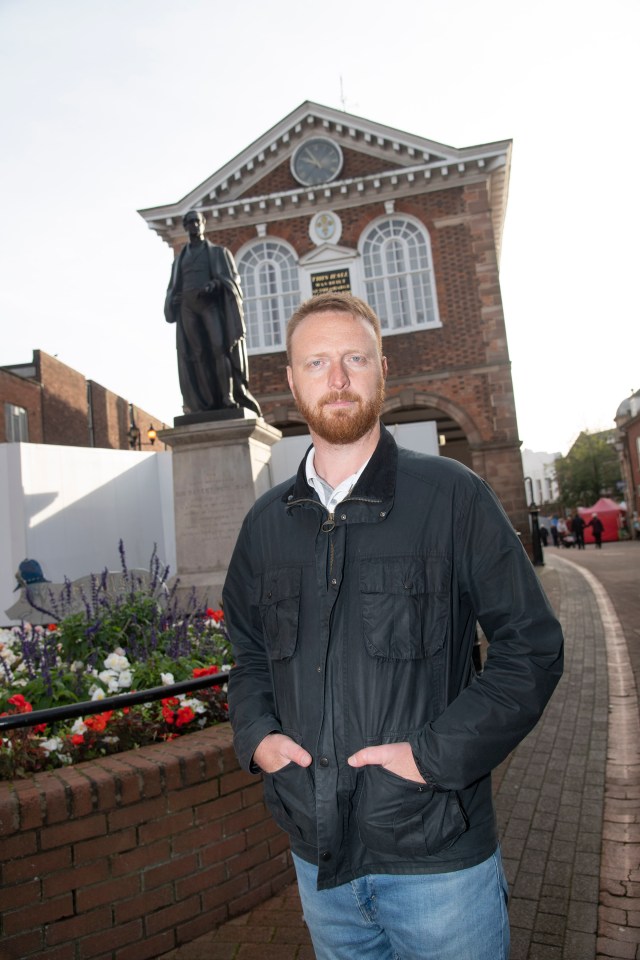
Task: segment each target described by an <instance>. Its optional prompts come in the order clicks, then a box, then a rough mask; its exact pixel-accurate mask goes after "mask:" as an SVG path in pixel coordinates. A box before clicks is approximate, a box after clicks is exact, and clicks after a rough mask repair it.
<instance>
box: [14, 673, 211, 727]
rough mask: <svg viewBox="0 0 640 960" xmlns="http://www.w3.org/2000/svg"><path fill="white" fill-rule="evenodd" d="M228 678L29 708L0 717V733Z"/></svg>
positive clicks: (118, 707) (117, 707)
mask: <svg viewBox="0 0 640 960" xmlns="http://www.w3.org/2000/svg"><path fill="white" fill-rule="evenodd" d="M228 679H229V671H227V672H226V673H208V674H206V676H204V677H194V678H193V679H192V680H181V681H180V682H179V683H172V684H168V685H167V686H165V687H149V689H148V690H136V691H135V692H134V693H120V694H118V695H117V696H115V697H105V698H104V699H103V700H85V701H83V702H82V703H69V704H66V705H65V706H63V707H49V709H47V710H32V711H30V712H29V713H12V714H7V716H4V717H0V733H2V731H3V730H16V729H18V728H21V727H33V726H35V725H36V724H39V723H46V724H49V723H55V722H56V721H58V720H73V719H74V718H75V717H85V716H90V715H91V714H93V713H104V712H105V711H106V710H121V709H122V708H123V707H135V706H136V705H137V704H139V703H150V702H152V701H154V700H164V699H165V698H166V697H176V696H178V695H179V694H182V693H192V692H193V691H194V690H203V689H204V688H205V687H219V686H221V685H222V684H223V683H226V682H227V680H228Z"/></svg>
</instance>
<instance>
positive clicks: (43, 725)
mask: <svg viewBox="0 0 640 960" xmlns="http://www.w3.org/2000/svg"><path fill="white" fill-rule="evenodd" d="M31 729H32V730H33V732H34V733H44V732H45V730H46V729H47V725H46V723H36V725H35V726H34V727H32V728H31Z"/></svg>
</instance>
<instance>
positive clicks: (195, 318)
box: [164, 210, 261, 416]
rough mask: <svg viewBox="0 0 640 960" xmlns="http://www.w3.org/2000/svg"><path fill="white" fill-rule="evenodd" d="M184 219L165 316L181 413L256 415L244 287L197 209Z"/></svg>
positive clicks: (225, 251)
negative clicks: (184, 239)
mask: <svg viewBox="0 0 640 960" xmlns="http://www.w3.org/2000/svg"><path fill="white" fill-rule="evenodd" d="M182 223H183V226H184V228H185V230H186V231H187V233H188V235H189V242H188V243H187V244H186V245H185V246H184V247H183V248H182V250H181V251H180V253H179V254H178V256H177V257H176V259H175V260H174V262H173V268H172V270H171V280H170V281H169V287H168V289H167V297H166V300H165V305H164V315H165V318H166V320H167V323H175V324H176V325H177V326H176V349H177V352H178V375H179V378H180V389H181V391H182V400H183V403H184V412H185V413H198V412H200V411H204V410H226V409H233V408H239V407H246V408H247V409H248V410H252V411H253V412H254V413H256V414H258V416H260V415H261V413H260V407H259V405H258V402H257V401H256V399H255V398H254V397H252V395H251V393H250V392H249V386H248V362H247V349H246V342H245V333H246V330H245V324H244V313H243V309H242V290H241V288H240V277H239V275H238V271H237V270H236V265H235V261H234V259H233V255H232V254H231V251H230V250H227V248H226V247H221V246H218V245H217V244H214V243H211V242H210V241H209V240H206V239H205V236H204V226H205V220H204V217H203V215H202V213H201V212H200V211H199V210H190V211H189V212H188V213H187V214H185V217H184V219H183V221H182Z"/></svg>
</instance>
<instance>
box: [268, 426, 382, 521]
mask: <svg viewBox="0 0 640 960" xmlns="http://www.w3.org/2000/svg"><path fill="white" fill-rule="evenodd" d="M308 453H309V448H308V449H307V451H306V452H305V455H304V457H303V458H302V461H301V463H300V466H299V467H298V473H297V474H296V478H295V481H294V483H293V485H292V486H290V487H289V488H288V489H287V490H285V493H284V495H283V497H282V499H283V501H284V503H286V504H287V506H293V505H294V503H295V502H296V501H301V500H303V501H304V500H306V501H309V500H317V499H318V498H317V495H316V493H315V491H314V490H313V489H311V488H310V487H309V484H308V482H307V474H306V469H305V463H306V459H307V454H308ZM397 469H398V447H397V446H396V442H395V440H394V439H393V437H392V436H391V434H390V433H389V431H388V430H387V428H386V427H385V425H384V424H383V423H381V424H380V439H379V441H378V445H377V447H376V449H375V450H374V451H373V454H372V456H371V458H370V460H369V463H368V464H367V465H366V467H365V468H364V470H363V471H362V473H361V474H360V477H359V478H358V481H357V483H356V485H355V487H354V488H353V490H352V491H351V493H350V494H349V497H348V499H349V500H352V501H360V502H365V503H366V502H368V503H373V504H376V505H384V508H385V513H388V511H389V510H390V509H391V506H392V504H393V498H394V495H395V489H396V474H397ZM318 502H319V501H318Z"/></svg>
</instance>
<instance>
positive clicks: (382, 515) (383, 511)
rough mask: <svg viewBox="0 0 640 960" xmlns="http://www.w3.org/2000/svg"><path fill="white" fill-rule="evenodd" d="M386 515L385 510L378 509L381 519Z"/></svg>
mask: <svg viewBox="0 0 640 960" xmlns="http://www.w3.org/2000/svg"><path fill="white" fill-rule="evenodd" d="M386 515H387V513H386V510H381V511H380V516H381V517H382V518H383V519H384V517H386Z"/></svg>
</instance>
